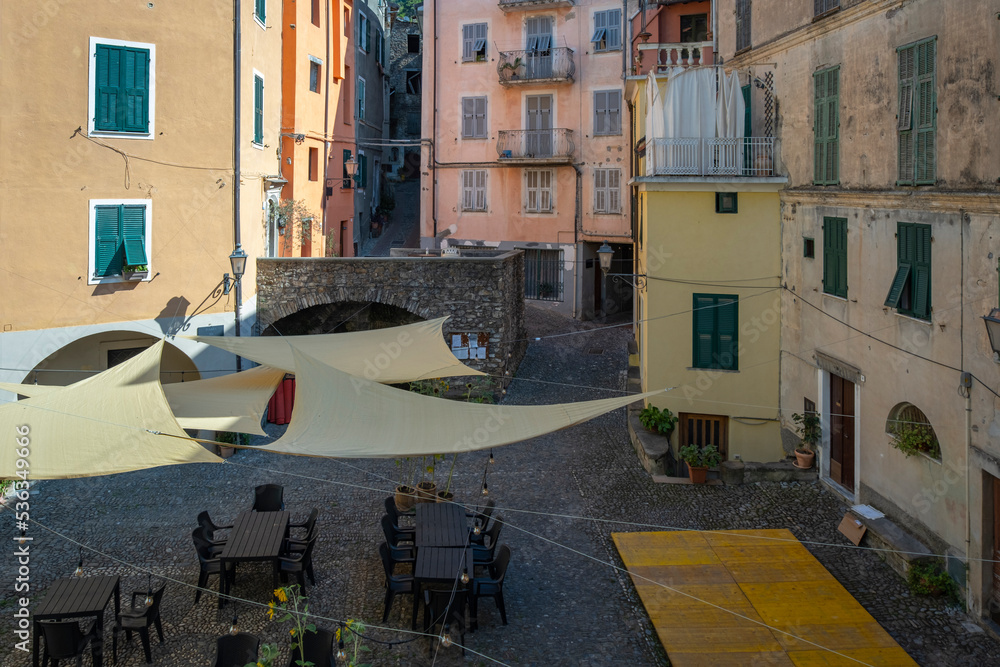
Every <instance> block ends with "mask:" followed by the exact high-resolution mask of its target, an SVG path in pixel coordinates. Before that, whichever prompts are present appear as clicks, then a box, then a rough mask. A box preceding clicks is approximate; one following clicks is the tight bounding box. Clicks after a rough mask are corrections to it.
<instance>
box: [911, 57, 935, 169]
mask: <svg viewBox="0 0 1000 667" xmlns="http://www.w3.org/2000/svg"><path fill="white" fill-rule="evenodd" d="M936 45H937V43H936V41H935V40H934V39H931V40H929V41H926V42H923V43H922V44H918V45H917V46H916V79H915V81H914V86H913V87H914V91H915V93H916V94H915V96H914V98H915V99H914V102H915V104H914V109H913V111H914V112H915V114H916V119H915V120H916V122H915V123H914V125H915V126H916V145H915V146H914V167H915V174H914V180H915V182H916V183H917V184H922V183H923V184H931V185H933V184H934V181H935V155H934V139H935V134H936V131H937V96H936V92H935V50H936Z"/></svg>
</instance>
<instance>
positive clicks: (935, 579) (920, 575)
mask: <svg viewBox="0 0 1000 667" xmlns="http://www.w3.org/2000/svg"><path fill="white" fill-rule="evenodd" d="M906 583H907V584H908V585H909V587H910V592H911V593H913V594H914V595H933V596H935V597H941V596H948V597H950V598H952V599H956V598H957V596H958V586H957V585H956V584H955V580H954V579H952V578H951V576H950V575H949V574H948V573H947V572H945V571H943V570H942V569H941V568H940V566H939V565H938V564H936V563H933V564H932V563H914V564H913V565H911V566H910V570H909V571H908V572H907V573H906Z"/></svg>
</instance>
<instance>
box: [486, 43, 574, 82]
mask: <svg viewBox="0 0 1000 667" xmlns="http://www.w3.org/2000/svg"><path fill="white" fill-rule="evenodd" d="M497 73H498V74H499V75H500V83H501V84H502V85H505V86H511V85H523V84H531V83H572V81H573V75H574V74H576V63H575V62H574V61H573V49H570V48H567V47H564V46H560V47H557V48H552V49H546V50H545V51H537V50H535V51H501V52H500V61H499V62H498V63H497Z"/></svg>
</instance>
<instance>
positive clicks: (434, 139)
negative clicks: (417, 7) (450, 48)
mask: <svg viewBox="0 0 1000 667" xmlns="http://www.w3.org/2000/svg"><path fill="white" fill-rule="evenodd" d="M430 4H431V7H432V8H433V9H434V25H433V30H434V96H433V98H432V100H431V102H432V103H433V106H432V108H431V116H432V119H433V127H432V128H431V149H430V151H428V155H429V156H430V158H431V160H430V165H428V166H429V167H430V170H431V218H432V219H433V221H434V240H435V242H436V243H437V246H438V247H439V248H440V247H441V241H439V240H437V234H438V215H437V213H438V192H437V169H436V168H435V167H434V160H435V156H434V146H435V144H436V143H437V126H438V114H437V108H438V66H437V60H438V29H437V25H438V7H437V0H431V3H430Z"/></svg>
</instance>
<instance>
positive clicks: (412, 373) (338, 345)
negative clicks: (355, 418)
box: [184, 317, 486, 384]
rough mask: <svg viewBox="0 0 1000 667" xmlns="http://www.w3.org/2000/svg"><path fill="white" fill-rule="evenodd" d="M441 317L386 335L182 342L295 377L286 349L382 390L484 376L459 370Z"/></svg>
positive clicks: (363, 333)
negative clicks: (399, 384)
mask: <svg viewBox="0 0 1000 667" xmlns="http://www.w3.org/2000/svg"><path fill="white" fill-rule="evenodd" d="M447 319H448V318H447V317H440V318H438V319H436V320H427V321H426V322H417V323H415V324H407V325H404V326H400V327H392V328H389V329H375V330H372V331H353V332H350V333H339V334H317V335H313V336H252V337H249V338H242V337H234V336H228V337H222V336H184V338H190V339H192V340H196V341H198V342H199V343H205V344H207V345H212V346H214V347H217V348H220V349H222V350H226V351H227V352H232V353H233V354H236V355H239V356H241V357H244V358H246V359H252V360H253V361H256V362H257V363H258V364H264V365H265V366H271V367H273V368H280V369H282V370H284V371H287V372H289V373H295V372H296V371H295V360H294V358H293V357H292V348H293V347H294V348H297V349H299V350H301V351H302V352H304V353H305V354H306V355H308V356H310V357H313V358H315V359H317V360H319V361H321V362H322V363H324V364H327V365H329V366H333V367H334V368H337V369H339V370H341V371H343V372H345V373H348V374H350V375H356V376H358V377H363V378H367V379H369V380H375V381H377V382H382V383H385V384H394V383H397V382H414V381H416V380H429V379H432V378H441V377H451V376H457V375H486V374H485V373H482V372H480V371H477V370H475V369H473V368H469V367H468V366H465V365H464V364H462V363H461V362H460V361H459V360H458V359H456V358H455V355H454V354H452V352H451V349H450V348H449V347H448V346H447V345H446V344H445V341H444V333H443V331H442V327H443V326H444V322H445V320H447Z"/></svg>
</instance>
